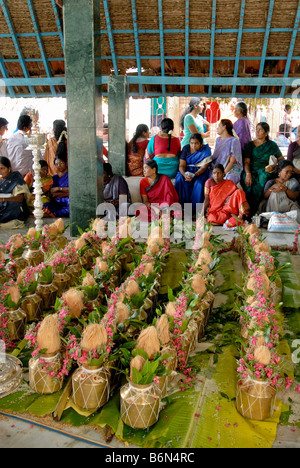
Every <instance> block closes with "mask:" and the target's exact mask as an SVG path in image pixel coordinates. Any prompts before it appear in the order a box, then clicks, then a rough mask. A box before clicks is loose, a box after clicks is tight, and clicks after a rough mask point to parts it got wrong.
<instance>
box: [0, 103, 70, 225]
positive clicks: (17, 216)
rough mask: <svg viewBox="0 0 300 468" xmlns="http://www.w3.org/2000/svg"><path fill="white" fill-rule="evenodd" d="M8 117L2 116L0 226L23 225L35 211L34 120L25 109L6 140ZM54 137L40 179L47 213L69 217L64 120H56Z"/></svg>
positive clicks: (41, 161) (43, 161)
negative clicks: (32, 139) (32, 136)
mask: <svg viewBox="0 0 300 468" xmlns="http://www.w3.org/2000/svg"><path fill="white" fill-rule="evenodd" d="M8 123H9V122H8V121H7V120H6V119H5V118H2V117H1V118H0V229H21V228H22V227H23V226H24V223H25V221H26V220H27V218H28V217H29V216H33V214H32V213H33V211H34V199H35V195H34V171H33V169H32V166H33V154H32V150H31V149H30V145H29V140H28V137H29V136H30V135H31V132H32V126H33V121H32V118H31V117H30V115H28V113H26V112H24V113H21V115H20V117H19V119H18V123H17V129H16V131H15V132H14V134H13V135H12V136H11V137H10V138H8V139H7V140H4V138H3V137H4V135H5V133H6V131H7V130H8ZM53 134H54V136H53V138H50V139H49V140H48V141H47V145H46V149H45V154H44V157H43V159H41V160H40V167H41V168H40V180H41V185H42V192H43V195H42V202H43V210H44V215H45V217H51V218H60V217H68V216H69V213H70V210H69V180H68V148H67V128H66V123H65V121H63V120H56V121H54V122H53Z"/></svg>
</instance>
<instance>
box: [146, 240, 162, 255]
mask: <svg viewBox="0 0 300 468" xmlns="http://www.w3.org/2000/svg"><path fill="white" fill-rule="evenodd" d="M159 250H160V248H159V243H158V242H156V240H155V239H151V241H150V242H149V244H148V247H147V253H148V254H150V255H151V254H152V255H155V254H158V253H159Z"/></svg>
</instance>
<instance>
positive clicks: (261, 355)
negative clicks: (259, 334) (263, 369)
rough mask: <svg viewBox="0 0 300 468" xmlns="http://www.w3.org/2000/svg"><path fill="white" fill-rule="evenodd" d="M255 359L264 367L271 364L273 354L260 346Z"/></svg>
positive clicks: (255, 352) (255, 353) (256, 350)
mask: <svg viewBox="0 0 300 468" xmlns="http://www.w3.org/2000/svg"><path fill="white" fill-rule="evenodd" d="M254 359H255V360H256V361H257V362H259V364H262V365H264V366H268V365H269V364H270V362H271V352H270V350H269V348H267V347H266V346H258V347H257V348H256V349H255V351H254Z"/></svg>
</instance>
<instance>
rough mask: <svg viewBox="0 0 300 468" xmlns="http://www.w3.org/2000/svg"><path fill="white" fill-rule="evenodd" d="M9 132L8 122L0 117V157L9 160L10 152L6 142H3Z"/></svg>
mask: <svg viewBox="0 0 300 468" xmlns="http://www.w3.org/2000/svg"><path fill="white" fill-rule="evenodd" d="M7 130H8V121H7V120H6V119H4V118H3V117H0V156H4V157H5V158H8V152H7V148H6V143H5V141H3V140H2V137H3V136H4V134H5V132H6V131H7Z"/></svg>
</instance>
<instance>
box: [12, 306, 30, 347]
mask: <svg viewBox="0 0 300 468" xmlns="http://www.w3.org/2000/svg"><path fill="white" fill-rule="evenodd" d="M26 324H27V317H26V313H25V312H24V310H22V309H21V308H19V309H9V310H8V311H7V329H8V331H9V337H10V339H11V340H12V341H20V340H22V339H23V338H24V336H25V331H26Z"/></svg>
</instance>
